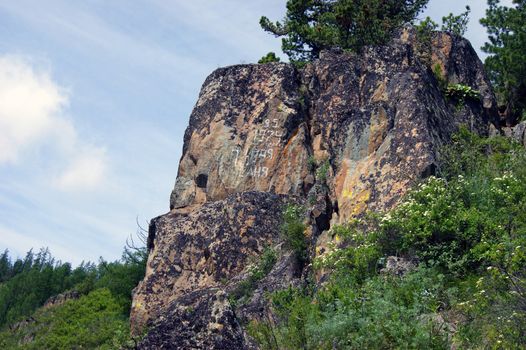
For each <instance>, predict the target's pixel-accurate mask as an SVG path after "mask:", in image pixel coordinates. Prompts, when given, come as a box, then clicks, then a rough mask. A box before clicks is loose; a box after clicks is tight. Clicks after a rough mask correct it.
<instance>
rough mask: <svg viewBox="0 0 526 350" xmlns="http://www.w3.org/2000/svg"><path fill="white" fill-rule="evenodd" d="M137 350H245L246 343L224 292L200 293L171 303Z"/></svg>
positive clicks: (203, 291)
mask: <svg viewBox="0 0 526 350" xmlns="http://www.w3.org/2000/svg"><path fill="white" fill-rule="evenodd" d="M151 327H152V328H151V330H150V332H148V334H147V335H146V337H145V338H144V339H143V340H142V341H141V343H140V344H139V346H138V349H144V350H149V349H174V350H175V349H181V350H191V349H243V348H245V340H244V337H243V330H242V329H241V326H240V325H239V323H238V321H237V319H236V317H235V315H234V311H233V310H232V308H231V307H230V304H229V302H228V300H227V295H226V293H225V292H223V291H221V290H219V289H201V290H196V291H194V292H191V293H188V294H184V295H183V296H181V297H179V298H177V299H176V300H174V302H172V303H171V304H170V305H169V306H168V307H167V309H166V311H165V312H164V313H163V315H162V316H161V317H160V318H158V319H157V320H155V322H154V323H153V325H152V326H151Z"/></svg>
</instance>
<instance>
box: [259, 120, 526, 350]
mask: <svg viewBox="0 0 526 350" xmlns="http://www.w3.org/2000/svg"><path fill="white" fill-rule="evenodd" d="M441 158H442V166H441V167H440V169H439V175H440V177H439V178H438V177H430V178H428V179H426V180H424V181H422V183H421V184H419V185H418V186H416V187H415V188H414V189H413V190H411V191H410V192H409V193H408V194H407V196H406V197H405V198H404V199H403V200H402V202H401V203H400V204H399V206H398V207H396V208H395V209H394V210H391V211H390V212H387V213H375V214H372V215H369V216H367V217H365V218H363V219H361V220H359V221H358V220H355V221H353V222H351V223H349V224H347V225H342V226H334V227H333V228H332V235H333V238H334V241H335V243H334V244H333V245H332V246H330V247H329V250H328V252H326V253H325V254H324V255H322V256H321V257H319V258H318V259H316V260H315V261H314V267H315V268H323V269H324V271H325V272H329V273H331V275H330V278H329V281H328V283H326V284H324V285H323V286H319V287H317V288H311V289H287V290H284V291H280V292H277V293H274V294H273V295H272V297H271V300H272V305H273V308H274V310H275V314H276V316H277V318H278V322H277V324H275V323H263V324H257V325H254V327H255V328H254V329H255V330H256V331H257V330H259V333H258V332H256V333H255V334H256V335H258V334H259V337H260V339H263V334H266V335H267V337H266V338H265V339H267V340H270V341H268V342H267V346H268V347H264V348H268V349H297V348H302V349H332V348H338V349H391V348H403V349H446V348H450V347H451V346H455V347H457V348H491V349H520V348H524V347H525V346H526V337H524V329H526V249H525V248H524V247H526V151H525V149H524V148H523V147H521V146H520V145H518V144H516V143H514V142H512V141H510V140H507V139H504V138H500V137H496V138H482V137H480V136H477V135H475V134H472V133H469V132H468V131H467V130H466V129H461V130H460V132H459V133H458V134H456V135H455V136H454V138H453V142H452V144H451V145H449V146H447V147H445V148H444V149H443V150H442V152H441ZM388 255H397V256H405V257H407V258H412V259H414V258H417V260H419V261H420V265H419V267H418V268H417V269H416V270H413V271H412V272H408V273H406V274H405V275H404V276H392V275H388V274H386V273H378V268H377V265H378V264H377V262H378V261H379V260H381V259H382V258H383V257H387V256H388ZM451 324H456V326H455V327H453V328H455V329H456V331H454V330H453V328H452V326H451Z"/></svg>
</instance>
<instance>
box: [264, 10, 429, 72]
mask: <svg viewBox="0 0 526 350" xmlns="http://www.w3.org/2000/svg"><path fill="white" fill-rule="evenodd" d="M428 1H429V0H332V1H331V0H289V1H287V13H286V16H285V19H284V20H283V22H271V21H270V20H269V19H268V18H267V17H261V20H260V24H261V26H262V28H263V29H264V30H265V31H267V32H270V33H272V34H274V35H275V36H278V37H284V38H283V42H282V49H283V52H285V54H287V55H288V56H289V58H290V59H291V61H293V62H294V61H295V62H304V61H309V60H312V59H315V58H317V57H318V55H319V53H320V52H321V50H323V49H327V48H331V47H335V46H336V47H340V48H343V49H348V50H352V51H359V50H360V49H361V48H362V47H364V46H365V45H378V44H383V43H385V42H386V41H387V40H389V39H390V38H391V35H392V34H393V32H394V30H395V29H397V28H399V27H400V26H402V25H404V24H406V23H409V22H412V21H413V20H414V19H415V17H416V16H417V15H418V14H419V13H420V12H421V11H422V10H423V9H424V8H425V6H426V4H427V3H428Z"/></svg>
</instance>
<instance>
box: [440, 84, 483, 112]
mask: <svg viewBox="0 0 526 350" xmlns="http://www.w3.org/2000/svg"><path fill="white" fill-rule="evenodd" d="M445 94H446V97H449V98H451V99H453V100H455V101H457V106H458V107H462V106H463V105H464V103H465V102H466V101H469V100H474V101H478V100H480V92H479V91H477V90H475V89H473V88H472V87H471V86H467V85H464V84H450V85H448V86H447V88H446V91H445Z"/></svg>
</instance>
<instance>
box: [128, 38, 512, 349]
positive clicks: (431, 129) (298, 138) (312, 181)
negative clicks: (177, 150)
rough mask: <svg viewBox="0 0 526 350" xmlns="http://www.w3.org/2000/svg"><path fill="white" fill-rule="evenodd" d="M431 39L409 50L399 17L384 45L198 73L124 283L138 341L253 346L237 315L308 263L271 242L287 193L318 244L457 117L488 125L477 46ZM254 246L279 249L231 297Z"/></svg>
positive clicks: (445, 136) (386, 197)
mask: <svg viewBox="0 0 526 350" xmlns="http://www.w3.org/2000/svg"><path fill="white" fill-rule="evenodd" d="M432 43H433V45H432V50H431V52H429V53H428V55H429V57H428V58H429V60H421V59H420V58H421V56H422V53H421V52H419V43H418V40H417V38H416V36H415V34H414V31H412V30H411V29H404V30H402V31H401V32H400V35H399V36H398V37H397V38H396V39H394V40H393V41H392V42H391V43H390V44H389V45H386V46H380V47H369V48H365V49H364V50H363V52H361V53H360V54H354V53H348V52H343V51H339V50H332V51H326V52H323V53H322V54H321V56H320V58H319V59H318V60H316V61H314V62H312V63H309V64H308V65H307V66H306V67H305V68H303V69H301V70H297V69H296V68H295V67H294V66H292V65H290V64H285V63H271V64H263V65H238V66H232V67H227V68H221V69H218V70H217V71H215V72H214V73H212V74H211V75H210V76H209V77H208V78H207V80H206V81H205V83H204V85H203V88H202V90H201V94H200V96H199V99H198V102H197V104H196V106H195V108H194V111H193V112H192V115H191V116H190V123H189V126H188V128H187V130H186V133H185V139H184V148H183V155H182V158H181V161H180V164H179V171H178V176H177V179H176V182H175V186H174V189H173V191H172V194H171V199H170V212H169V213H168V214H166V215H163V216H161V217H158V218H156V219H154V220H152V224H151V227H150V233H149V239H148V248H149V258H148V264H147V271H146V277H145V279H144V280H143V281H142V282H141V283H140V284H139V286H138V287H137V289H136V290H135V293H134V299H133V305H132V313H131V322H132V327H133V329H134V330H135V332H136V333H140V330H141V329H145V328H146V329H149V330H150V331H149V332H148V334H147V336H146V338H145V340H144V342H143V343H142V345H141V346H142V348H144V349H146V348H148V349H150V348H152V349H154V348H174V349H178V348H187V349H193V348H202V349H224V348H236V349H243V348H252V347H253V346H254V344H252V343H251V342H250V339H249V337H247V335H246V334H245V333H244V331H243V328H242V325H243V324H244V323H245V322H248V320H250V319H252V318H257V317H263V316H262V315H267V316H269V317H271V316H272V315H269V313H271V310H270V308H268V305H267V304H268V303H267V299H266V295H267V293H268V292H272V291H274V290H277V289H282V288H286V287H287V286H288V285H298V284H301V283H302V280H303V277H305V275H307V274H308V271H309V266H308V265H306V266H304V265H303V264H301V263H298V260H297V259H295V258H294V254H293V253H291V252H290V251H289V250H288V248H287V246H286V245H284V244H283V237H282V235H281V234H280V226H281V224H282V222H281V221H282V218H281V217H282V215H281V214H282V211H283V208H284V207H285V206H286V205H287V204H288V203H296V204H302V205H303V206H304V207H305V208H306V209H307V215H306V218H307V219H306V221H305V224H306V228H307V229H306V230H305V236H306V240H307V241H308V242H309V248H308V249H309V253H310V255H311V256H313V255H314V254H315V252H318V251H323V250H324V248H325V247H324V245H327V244H328V243H330V236H329V235H327V234H326V233H325V234H323V232H324V231H325V232H326V231H327V230H328V229H329V228H330V226H331V225H333V224H336V223H343V222H346V221H347V220H349V219H351V218H353V217H356V216H360V215H362V214H363V213H365V211H367V210H388V209H391V208H392V207H393V206H395V205H396V204H397V203H398V201H399V200H400V198H401V197H402V196H403V195H404V194H405V193H406V192H407V191H408V190H409V188H410V187H411V186H412V184H413V183H415V182H416V181H419V180H420V179H421V178H423V177H426V176H429V175H431V174H433V173H434V172H435V171H436V169H437V167H438V166H439V163H440V149H441V147H442V145H443V144H445V143H447V142H449V140H450V137H451V135H452V133H454V132H455V131H456V130H457V129H458V127H459V126H460V125H466V126H467V127H468V128H470V129H471V130H473V131H476V132H478V133H481V134H485V133H488V126H489V125H490V124H491V123H493V122H494V121H495V120H494V117H493V116H495V115H496V110H495V106H496V103H495V98H494V95H493V93H492V91H491V86H490V84H489V81H488V79H487V77H486V76H485V75H484V70H483V66H482V63H481V62H480V60H479V59H478V57H477V55H476V53H475V51H474V50H473V48H472V47H471V45H470V44H469V42H468V41H466V40H465V39H462V38H460V37H458V36H453V35H450V34H445V33H436V34H435V35H434V36H433V41H432ZM437 67H440V69H437ZM437 72H438V73H440V74H438V73H437ZM441 80H442V81H443V80H447V81H449V82H450V83H455V84H464V85H468V86H470V87H472V88H473V89H475V90H478V91H479V92H480V100H477V99H473V100H468V101H465V102H464V103H462V104H459V103H458V101H455V100H454V99H448V98H446V97H445V95H444V93H443V91H442V90H441V88H440V81H441ZM521 133H522V131H521ZM521 135H522V134H521ZM319 237H321V238H319ZM266 247H272V248H273V249H274V250H275V251H276V252H277V254H278V257H277V261H276V262H275V265H274V267H273V268H272V270H271V271H269V272H268V275H267V276H264V277H263V278H259V279H258V280H257V281H254V280H253V281H252V282H251V283H252V284H254V285H253V286H251V287H250V288H251V290H250V293H249V295H247V296H246V298H244V301H243V303H239V304H234V305H233V304H230V302H229V301H228V298H227V297H226V296H225V295H230V296H231V295H232V293H234V294H235V291H236V290H237V289H238V287H239V286H240V285H242V283H243V281H246V280H247V278H248V279H250V271H251V266H253V265H254V264H257V262H258V257H260V256H261V254H262V253H263V251H264V250H265V248H266ZM260 277H261V276H260ZM217 310H219V311H217ZM258 315H259V316H258Z"/></svg>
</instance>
